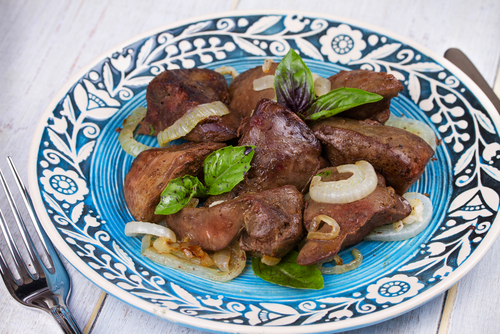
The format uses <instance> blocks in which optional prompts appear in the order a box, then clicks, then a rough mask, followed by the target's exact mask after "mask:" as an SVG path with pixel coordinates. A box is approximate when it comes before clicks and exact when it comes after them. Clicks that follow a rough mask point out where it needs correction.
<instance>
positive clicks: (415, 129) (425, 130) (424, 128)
mask: <svg viewBox="0 0 500 334" xmlns="http://www.w3.org/2000/svg"><path fill="white" fill-rule="evenodd" d="M385 125H389V126H392V127H395V128H399V129H403V130H406V131H408V132H411V133H413V134H415V135H417V136H419V137H420V138H422V139H423V140H425V141H426V142H427V144H429V146H430V147H432V149H433V150H434V151H436V135H435V134H434V131H432V129H431V128H430V126H428V125H427V124H425V123H424V122H421V121H418V120H416V119H410V118H407V117H397V116H394V115H393V114H391V116H390V117H389V119H388V120H387V122H385Z"/></svg>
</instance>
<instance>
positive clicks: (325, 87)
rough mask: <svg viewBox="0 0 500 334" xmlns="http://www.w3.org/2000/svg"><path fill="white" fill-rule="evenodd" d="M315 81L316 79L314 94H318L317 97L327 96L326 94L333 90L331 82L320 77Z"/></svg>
mask: <svg viewBox="0 0 500 334" xmlns="http://www.w3.org/2000/svg"><path fill="white" fill-rule="evenodd" d="M313 79H314V92H315V93H316V96H321V95H325V94H326V93H328V92H330V91H331V90H332V83H331V82H330V80H328V79H326V78H323V77H320V76H318V77H317V78H313Z"/></svg>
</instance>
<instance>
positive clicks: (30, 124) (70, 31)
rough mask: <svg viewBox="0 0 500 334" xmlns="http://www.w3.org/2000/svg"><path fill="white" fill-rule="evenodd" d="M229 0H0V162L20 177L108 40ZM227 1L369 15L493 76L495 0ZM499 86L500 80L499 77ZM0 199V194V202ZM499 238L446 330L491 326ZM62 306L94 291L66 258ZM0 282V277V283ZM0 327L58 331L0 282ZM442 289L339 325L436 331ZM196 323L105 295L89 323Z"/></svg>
mask: <svg viewBox="0 0 500 334" xmlns="http://www.w3.org/2000/svg"><path fill="white" fill-rule="evenodd" d="M234 2H235V1H233V0H224V1H222V0H212V1H195V0H183V1H173V0H170V1H153V0H141V1H132V0H78V1H69V0H68V1H64V0H60V1H59V0H51V1H37V0H25V1H17V0H0V31H2V38H0V101H1V103H2V109H1V111H0V167H2V168H3V169H5V168H6V164H5V161H4V160H2V159H3V158H2V157H3V156H5V155H7V154H10V155H13V157H14V159H15V162H16V163H17V165H18V167H19V170H20V173H21V176H22V177H23V179H24V180H27V166H26V164H27V160H28V147H29V143H30V140H31V135H32V133H33V130H34V129H35V127H36V125H37V123H38V119H39V117H40V115H41V113H42V112H43V110H44V109H45V107H46V106H47V105H48V104H49V101H50V100H51V99H52V97H53V96H54V95H55V94H56V92H57V91H58V90H59V89H60V88H61V87H62V86H63V85H64V84H65V83H66V82H67V81H68V80H69V79H70V77H71V76H72V75H74V74H75V73H76V72H77V71H78V70H79V69H80V68H82V67H83V66H85V65H86V64H87V63H89V62H90V61H92V60H93V59H94V58H96V57H98V56H99V55H100V54H102V53H103V52H105V51H106V50H108V49H110V48H111V47H113V46H115V45H117V44H119V43H122V42H124V41H126V40H127V39H129V38H132V37H134V36H135V35H137V34H140V33H144V32H146V31H148V30H150V29H153V28H156V27H158V26H162V25H165V24H169V23H173V22H175V21H177V20H181V19H186V18H190V17H194V16H199V15H205V14H209V13H216V12H221V11H229V10H230V9H231V6H232V5H233V4H234ZM237 9H252V10H256V9H294V10H305V11H310V12H319V13H326V14H332V15H339V16H343V17H347V18H352V19H356V20H359V21H363V22H367V23H371V24H373V25H376V26H380V27H383V28H385V29H387V30H390V31H393V32H396V33H398V34H399V35H401V36H403V37H406V38H409V39H411V40H413V41H415V42H417V43H419V44H421V45H423V46H425V47H427V48H428V49H430V50H432V51H433V52H434V53H436V54H439V55H442V54H443V53H444V51H445V50H446V49H448V48H450V47H456V48H460V49H461V50H462V51H464V52H465V53H466V54H467V55H468V56H469V58H471V60H472V61H473V62H474V64H475V65H476V67H477V68H478V69H479V71H480V72H481V73H482V74H483V75H484V77H485V78H486V81H487V82H488V83H490V84H491V85H493V81H494V79H495V77H496V76H497V73H498V65H499V60H500V57H499V56H500V2H498V1H496V0H476V1H474V2H472V1H468V0H461V1H456V0H440V1H436V0H425V1H395V0H379V1H370V0H337V1H320V0H308V1H303V0H301V1H295V0H293V1H289V0H288V1H287V0H274V1H269V0H265V1H264V0H240V1H239V2H238V5H237ZM499 87H500V86H499ZM5 204H6V201H5V199H4V198H3V197H0V206H1V207H2V208H4V207H5ZM499 257H500V245H499V244H498V243H497V244H496V245H495V246H494V247H493V248H492V249H491V250H490V251H489V252H488V253H487V254H486V255H485V257H484V258H483V259H482V260H481V261H480V262H479V264H478V265H477V266H476V267H475V268H473V269H472V270H471V272H470V273H469V274H467V275H466V276H465V277H464V278H463V279H462V280H461V281H460V287H459V290H458V295H457V299H456V302H455V307H454V309H453V312H452V314H451V323H450V326H449V331H448V332H449V333H453V334H456V333H458V334H462V333H471V332H477V333H498V332H500V327H499V323H500V322H499V321H498V318H499V315H500V314H499V311H498V308H497V307H496V306H497V301H498V300H500V291H499V290H498V289H492V288H490V287H491V286H498V284H499V283H500V265H499V263H498V261H497V260H496V259H498V258H499ZM65 264H66V265H67V267H68V269H69V273H70V276H71V278H72V281H73V294H72V298H71V300H70V308H71V309H72V310H73V312H74V315H75V317H76V320H77V321H78V323H79V324H80V325H81V327H82V328H83V326H85V324H86V323H87V321H88V319H89V317H90V315H91V313H92V311H93V309H94V306H95V304H96V302H97V300H98V299H99V296H100V293H101V291H100V290H99V288H97V287H95V286H94V285H93V284H92V283H90V282H89V281H88V280H87V279H85V278H84V277H83V276H82V275H81V274H80V273H78V272H77V271H76V270H75V269H73V268H72V267H70V266H69V265H68V264H67V263H66V262H65ZM0 285H1V284H0ZM0 298H1V300H2V301H3V302H2V303H0V334H4V333H8V334H10V333H41V334H44V333H58V332H60V331H58V328H57V325H56V324H55V322H54V321H53V320H52V319H51V317H50V316H48V315H46V314H43V313H40V312H36V311H32V310H29V309H26V308H24V307H21V306H20V305H19V304H17V303H15V302H14V301H13V300H12V299H11V298H10V296H9V295H8V293H7V290H6V289H5V287H3V286H2V287H0ZM442 305H443V296H442V295H441V296H438V297H436V298H435V299H434V300H432V301H430V302H428V303H427V304H425V305H423V306H422V307H419V308H417V309H415V310H413V311H411V312H408V313H406V314H404V315H402V316H400V317H397V318H395V319H392V320H389V321H387V322H384V323H381V324H378V325H375V326H371V327H369V328H365V329H359V330H356V331H350V332H348V333H350V334H351V333H358V334H365V333H436V332H437V330H438V326H439V321H440V315H441V309H442ZM150 332H154V333H157V332H158V333H174V334H178V333H186V334H200V333H202V332H200V331H196V330H192V329H188V328H185V327H181V326H178V325H175V324H172V323H168V322H166V321H163V320H161V319H158V318H155V317H154V316H151V315H148V314H145V313H143V312H141V311H139V310H136V309H134V308H132V307H130V306H128V305H126V304H124V303H122V302H121V301H119V300H117V299H115V298H111V297H108V298H107V299H106V301H105V303H104V306H103V307H102V309H101V312H100V313H99V315H98V317H97V320H96V323H95V325H94V327H93V328H92V330H91V333H123V334H127V333H150Z"/></svg>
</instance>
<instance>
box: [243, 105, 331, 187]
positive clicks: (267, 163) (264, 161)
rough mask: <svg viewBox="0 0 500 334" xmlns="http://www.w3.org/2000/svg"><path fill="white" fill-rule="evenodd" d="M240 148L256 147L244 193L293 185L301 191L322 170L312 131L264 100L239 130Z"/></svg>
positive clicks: (279, 106)
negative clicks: (244, 146)
mask: <svg viewBox="0 0 500 334" xmlns="http://www.w3.org/2000/svg"><path fill="white" fill-rule="evenodd" d="M238 131H239V132H240V133H241V134H242V135H241V138H240V141H239V143H238V144H239V145H255V146H256V148H255V155H254V157H253V160H252V164H251V166H252V168H250V170H249V172H248V173H247V175H246V178H245V180H244V181H243V182H242V184H241V187H242V188H243V191H244V192H248V191H262V190H266V189H272V188H277V187H281V186H284V185H293V186H295V187H296V188H297V189H298V190H299V191H302V190H303V189H304V187H305V186H306V185H307V182H308V181H309V178H310V177H311V175H313V174H314V173H315V172H316V171H317V170H318V168H319V165H320V158H319V157H320V154H321V145H320V143H319V141H318V140H317V139H316V137H314V134H313V133H312V131H311V129H310V128H309V127H308V126H307V125H306V124H305V123H304V122H303V121H302V120H301V119H300V118H299V117H298V116H297V115H296V114H295V113H293V112H291V111H289V110H288V109H286V108H285V107H283V106H282V105H280V104H278V103H276V102H274V101H271V100H267V99H264V100H261V101H260V102H259V103H258V104H257V107H256V109H255V112H254V114H253V116H252V117H251V118H250V119H246V120H244V121H243V123H242V125H241V127H240V129H239V130H238Z"/></svg>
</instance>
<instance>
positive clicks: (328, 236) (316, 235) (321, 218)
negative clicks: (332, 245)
mask: <svg viewBox="0 0 500 334" xmlns="http://www.w3.org/2000/svg"><path fill="white" fill-rule="evenodd" d="M321 222H325V223H327V224H328V225H330V226H331V227H332V231H331V232H330V233H322V232H316V231H317V230H318V228H319V225H320V224H321ZM339 233H340V226H339V224H338V223H337V221H336V220H335V219H333V218H332V217H329V216H326V215H317V216H316V217H314V219H313V222H312V225H311V231H310V232H309V233H308V234H307V239H316V240H333V239H335V238H336V237H338V236H339Z"/></svg>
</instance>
